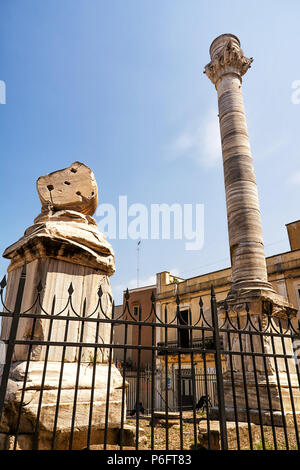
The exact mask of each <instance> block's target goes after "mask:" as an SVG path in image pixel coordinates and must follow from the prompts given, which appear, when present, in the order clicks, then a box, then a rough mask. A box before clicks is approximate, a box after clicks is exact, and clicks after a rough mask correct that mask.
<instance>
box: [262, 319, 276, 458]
mask: <svg viewBox="0 0 300 470" xmlns="http://www.w3.org/2000/svg"><path fill="white" fill-rule="evenodd" d="M258 327H259V333H258V334H259V338H260V345H261V352H262V354H263V364H264V371H265V378H266V386H267V394H268V402H269V407H270V419H271V427H272V434H273V441H274V447H275V450H277V439H276V432H275V423H274V416H273V406H272V396H271V390H270V382H269V374H268V367H267V361H266V355H265V354H266V352H265V346H264V340H263V336H264V331H263V327H262V322H261V317H260V315H258Z"/></svg>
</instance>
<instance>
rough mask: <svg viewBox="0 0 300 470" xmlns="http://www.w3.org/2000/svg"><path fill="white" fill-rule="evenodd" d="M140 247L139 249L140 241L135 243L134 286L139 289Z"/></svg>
mask: <svg viewBox="0 0 300 470" xmlns="http://www.w3.org/2000/svg"><path fill="white" fill-rule="evenodd" d="M140 247H141V240H139V241H138V243H137V248H136V251H137V265H136V284H137V287H139V284H140Z"/></svg>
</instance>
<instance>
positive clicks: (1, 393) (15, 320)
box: [0, 263, 26, 423]
mask: <svg viewBox="0 0 300 470" xmlns="http://www.w3.org/2000/svg"><path fill="white" fill-rule="evenodd" d="M25 281H26V263H24V265H23V268H22V271H21V276H20V280H19V286H18V291H17V297H16V302H15V308H14V311H13V317H12V322H11V326H10V334H9V340H8V345H7V351H6V357H5V364H4V368H3V373H2V380H1V386H0V423H1V419H2V412H3V407H4V400H5V394H6V389H7V383H8V377H9V371H10V366H11V363H12V358H13V353H14V348H15V341H16V336H17V330H18V325H19V315H20V312H21V306H22V299H23V292H24V286H25Z"/></svg>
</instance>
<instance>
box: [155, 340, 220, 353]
mask: <svg viewBox="0 0 300 470" xmlns="http://www.w3.org/2000/svg"><path fill="white" fill-rule="evenodd" d="M157 347H158V348H159V349H158V351H157V354H158V356H164V355H165V354H168V355H169V354H170V355H172V354H173V355H174V354H178V353H179V352H181V353H185V354H190V353H191V352H195V353H196V354H201V353H202V352H203V353H208V352H214V351H215V343H214V339H213V337H212V336H209V337H206V338H204V339H202V338H201V339H200V338H193V340H192V341H191V340H190V339H189V340H186V339H185V341H180V339H178V340H175V341H168V342H167V343H166V342H159V343H157ZM221 348H222V349H223V344H222V341H221Z"/></svg>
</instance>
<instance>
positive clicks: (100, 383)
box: [0, 162, 122, 449]
mask: <svg viewBox="0 0 300 470" xmlns="http://www.w3.org/2000/svg"><path fill="white" fill-rule="evenodd" d="M37 190H38V194H39V197H40V200H41V203H42V211H41V214H40V215H39V216H38V217H36V219H35V220H34V225H32V226H31V227H29V228H28V229H27V230H26V231H25V234H24V236H23V237H22V238H21V239H20V240H18V241H17V242H16V243H14V244H13V245H11V246H10V247H8V248H7V249H6V250H5V252H4V254H3V256H4V257H5V258H8V259H10V260H11V262H10V265H9V267H8V279H7V288H6V298H5V306H6V308H7V309H8V310H11V311H12V310H13V308H14V305H15V301H16V293H17V286H18V283H19V279H20V275H21V271H22V268H23V266H24V263H26V282H25V288H24V294H23V299H22V305H21V312H27V313H28V314H32V313H36V314H39V315H43V313H44V312H47V313H48V314H51V313H53V314H54V320H53V322H52V326H51V331H49V328H50V321H49V317H48V319H47V316H46V315H45V319H44V318H41V319H37V320H36V321H35V326H34V329H33V322H34V320H33V318H29V317H28V319H27V318H20V320H19V325H18V330H17V338H16V339H17V340H22V339H27V340H28V339H30V338H31V339H33V340H37V341H43V340H45V341H47V340H50V341H55V342H64V341H65V338H64V337H65V334H66V321H64V320H63V321H62V320H59V316H58V317H57V318H55V315H57V314H58V313H59V312H61V311H63V310H64V309H65V307H66V305H68V307H67V309H66V310H65V311H64V313H63V314H62V315H70V316H71V317H74V316H75V315H76V313H77V315H79V316H82V315H83V309H84V308H85V316H88V315H90V314H91V313H93V312H94V313H93V315H91V318H92V317H94V318H97V315H98V314H99V312H100V314H99V315H100V318H103V314H102V313H101V311H100V308H99V307H98V308H97V309H96V306H97V304H98V302H99V288H101V292H102V296H101V302H102V308H103V311H104V312H105V314H106V316H107V317H111V313H112V294H111V289H110V281H109V276H111V275H112V274H113V273H114V270H115V259H114V253H113V250H112V247H111V245H110V244H109V243H108V242H107V241H106V239H105V237H104V236H103V234H101V233H100V232H99V230H98V227H97V224H96V221H95V220H94V218H93V217H92V215H93V213H94V211H95V209H96V207H97V197H98V190H97V184H96V180H95V178H94V175H93V173H92V171H91V170H90V169H89V168H88V167H87V166H86V165H84V164H83V163H80V162H75V163H73V164H72V165H71V166H70V167H69V168H66V169H64V170H59V171H56V172H54V173H50V174H48V175H46V176H42V177H40V178H39V179H38V180H37ZM71 283H72V285H71ZM38 285H39V291H40V294H39V302H35V299H36V298H37V286H38ZM70 285H71V289H70ZM70 295H71V301H72V305H71V304H70ZM54 297H55V304H53V299H54ZM68 302H69V304H68ZM33 304H35V305H34V307H33V308H31V306H32V305H33ZM95 309H96V311H95ZM75 312H76V313H75ZM81 325H82V323H81V322H77V321H70V322H69V325H68V333H67V341H68V342H74V343H77V342H79V341H83V342H85V343H94V344H95V343H100V344H101V343H106V344H110V341H111V338H110V334H111V326H110V324H108V323H101V322H100V323H99V330H98V336H97V337H96V331H97V330H96V322H94V323H92V322H90V323H89V322H85V326H84V332H83V333H82V331H81ZM10 326H11V318H5V317H4V318H2V329H1V339H8V338H9V334H10ZM28 351H29V346H28V345H16V346H15V348H14V356H13V363H12V365H11V370H10V377H9V381H8V387H7V393H6V399H5V400H6V401H5V407H4V413H3V414H4V416H3V420H2V424H1V430H0V432H2V433H3V436H4V437H3V436H2V439H0V442H4V441H5V436H6V437H7V438H8V437H9V436H10V435H11V434H12V435H13V434H14V432H15V429H16V424H17V420H18V412H19V405H20V400H21V394H22V388H23V383H24V377H25V370H26V364H27V362H26V361H27V357H28ZM45 355H46V347H45V346H41V345H40V344H36V345H33V346H32V350H31V353H30V363H29V369H28V375H27V380H26V388H25V395H24V398H23V403H22V407H23V408H22V415H21V422H20V429H19V441H18V447H19V448H30V447H31V445H32V442H33V433H34V432H35V429H36V416H37V412H38V403H39V397H40V388H41V380H42V375H43V372H44V364H45V362H44V361H45ZM108 355H109V351H108V350H107V349H104V348H103V349H101V348H98V350H97V354H96V355H95V349H94V348H86V347H84V348H82V352H81V355H80V362H81V365H80V368H79V375H78V377H79V380H78V390H77V405H76V418H75V427H74V435H73V448H74V449H76V448H77V449H79V448H83V447H85V446H86V439H87V432H88V424H89V409H90V400H91V390H92V374H93V363H94V362H96V368H95V371H96V372H95V388H94V398H93V421H92V428H91V429H92V433H91V441H90V444H101V439H103V434H104V424H105V411H106V399H107V393H106V392H107V383H108V369H109V365H108ZM62 357H63V356H62V347H59V346H55V347H54V346H50V348H49V351H48V352H47V367H46V375H45V382H44V391H43V399H42V406H41V410H40V417H39V435H38V448H40V449H41V448H42V449H48V448H50V447H51V440H52V433H53V426H54V419H55V413H56V399H57V396H58V386H59V376H60V371H61V362H62V360H63V361H64V368H63V376H62V384H61V395H60V405H59V413H58V421H57V428H56V445H55V448H58V449H65V448H68V445H69V437H70V430H71V423H72V412H73V401H74V394H75V388H76V376H77V374H78V360H79V349H78V348H77V347H67V348H66V350H65V355H64V359H62ZM2 370H3V367H2ZM1 373H2V372H1V371H0V374H1ZM0 379H1V375H0ZM121 400H122V377H121V376H120V373H119V372H118V371H117V369H116V368H115V366H114V365H113V364H112V366H111V378H110V389H109V401H110V406H109V415H108V437H109V436H110V437H109V439H110V442H109V441H108V442H109V443H114V439H115V438H116V436H117V434H118V428H120V423H121ZM24 436H25V437H24ZM111 439H112V441H111ZM6 441H7V439H6ZM6 441H5V442H6Z"/></svg>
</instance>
